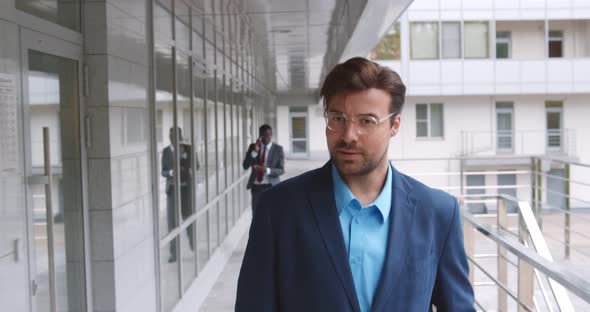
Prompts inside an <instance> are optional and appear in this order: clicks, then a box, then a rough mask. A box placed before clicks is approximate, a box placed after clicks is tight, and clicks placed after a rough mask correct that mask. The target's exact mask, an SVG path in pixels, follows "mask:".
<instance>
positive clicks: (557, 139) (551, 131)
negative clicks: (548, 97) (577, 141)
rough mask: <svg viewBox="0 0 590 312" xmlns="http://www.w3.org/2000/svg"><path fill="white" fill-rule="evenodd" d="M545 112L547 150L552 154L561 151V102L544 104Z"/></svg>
mask: <svg viewBox="0 0 590 312" xmlns="http://www.w3.org/2000/svg"><path fill="white" fill-rule="evenodd" d="M545 109H546V111H547V150H548V151H553V152H560V151H561V142H562V135H563V129H562V116H561V112H562V110H563V103H562V102H553V101H548V102H545Z"/></svg>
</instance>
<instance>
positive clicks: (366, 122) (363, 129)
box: [324, 112, 397, 134]
mask: <svg viewBox="0 0 590 312" xmlns="http://www.w3.org/2000/svg"><path fill="white" fill-rule="evenodd" d="M395 115H397V114H396V113H391V114H389V115H387V116H385V117H383V118H381V119H377V118H375V117H373V116H355V117H347V116H346V115H344V114H342V113H336V112H330V113H325V114H324V118H325V119H326V126H327V127H328V129H329V130H331V131H334V132H340V131H343V130H344V129H346V124H347V122H348V121H350V122H352V123H353V124H355V126H356V130H357V131H358V133H359V134H370V133H371V132H373V131H375V129H377V128H378V127H379V125H380V124H381V123H382V122H384V121H386V120H389V119H390V118H391V117H394V116H395Z"/></svg>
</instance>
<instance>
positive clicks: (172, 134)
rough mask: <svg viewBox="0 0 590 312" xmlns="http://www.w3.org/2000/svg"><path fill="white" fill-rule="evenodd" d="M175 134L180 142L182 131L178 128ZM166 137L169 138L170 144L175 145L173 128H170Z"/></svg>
mask: <svg viewBox="0 0 590 312" xmlns="http://www.w3.org/2000/svg"><path fill="white" fill-rule="evenodd" d="M176 135H177V136H178V140H179V141H180V142H182V132H181V131H180V129H179V130H177V132H176ZM168 137H169V138H170V143H171V144H172V145H175V144H176V142H175V141H174V130H170V132H168Z"/></svg>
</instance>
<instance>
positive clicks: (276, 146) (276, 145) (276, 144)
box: [272, 142, 283, 150]
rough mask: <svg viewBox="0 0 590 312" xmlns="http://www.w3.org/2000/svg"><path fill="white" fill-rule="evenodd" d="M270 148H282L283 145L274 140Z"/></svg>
mask: <svg viewBox="0 0 590 312" xmlns="http://www.w3.org/2000/svg"><path fill="white" fill-rule="evenodd" d="M272 148H276V149H277V150H283V146H282V145H281V144H278V143H275V142H272Z"/></svg>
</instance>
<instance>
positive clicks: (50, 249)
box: [43, 127, 57, 312]
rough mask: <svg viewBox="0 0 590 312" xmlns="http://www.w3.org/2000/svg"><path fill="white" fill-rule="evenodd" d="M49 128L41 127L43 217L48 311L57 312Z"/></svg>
mask: <svg viewBox="0 0 590 312" xmlns="http://www.w3.org/2000/svg"><path fill="white" fill-rule="evenodd" d="M49 138H50V136H49V128H48V127H43V158H44V160H43V163H44V167H45V175H44V178H46V179H47V183H46V184H45V216H46V219H47V258H48V262H49V268H48V274H49V298H50V300H49V301H50V311H51V312H55V311H56V310H57V304H56V295H57V292H56V282H55V248H54V244H53V243H54V237H53V200H52V191H51V189H52V186H53V178H52V172H51V142H50V140H49Z"/></svg>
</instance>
